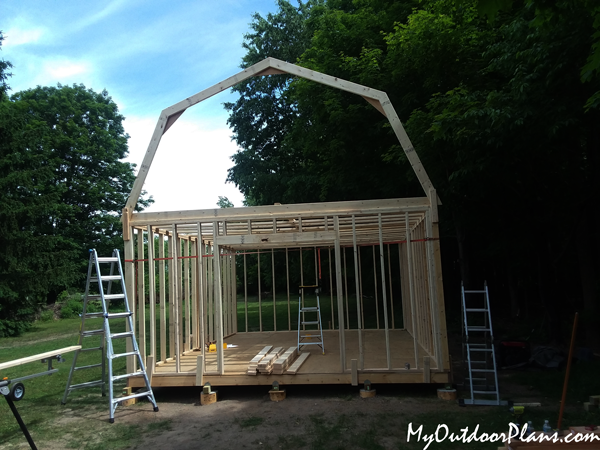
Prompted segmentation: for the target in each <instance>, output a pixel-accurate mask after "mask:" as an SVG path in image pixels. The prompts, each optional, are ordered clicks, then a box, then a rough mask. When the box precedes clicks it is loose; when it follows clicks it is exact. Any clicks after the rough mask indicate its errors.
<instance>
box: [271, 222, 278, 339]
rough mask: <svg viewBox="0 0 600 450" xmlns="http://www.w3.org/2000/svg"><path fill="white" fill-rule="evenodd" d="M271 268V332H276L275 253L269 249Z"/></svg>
mask: <svg viewBox="0 0 600 450" xmlns="http://www.w3.org/2000/svg"><path fill="white" fill-rule="evenodd" d="M273 227H275V219H273ZM271 268H272V278H271V279H272V286H271V290H272V291H273V330H274V331H277V307H276V306H275V305H276V303H277V302H276V297H275V251H274V250H273V249H271Z"/></svg>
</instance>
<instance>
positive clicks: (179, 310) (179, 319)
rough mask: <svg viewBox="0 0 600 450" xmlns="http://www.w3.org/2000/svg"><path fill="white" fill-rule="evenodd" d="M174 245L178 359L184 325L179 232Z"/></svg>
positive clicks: (181, 353)
mask: <svg viewBox="0 0 600 450" xmlns="http://www.w3.org/2000/svg"><path fill="white" fill-rule="evenodd" d="M175 243H176V244H177V257H178V258H179V259H178V263H177V264H178V265H177V286H178V288H177V297H176V298H177V316H176V317H177V319H176V320H177V327H178V330H179V339H178V342H179V357H180V358H181V355H183V352H184V346H183V333H184V323H183V310H184V301H185V300H184V296H185V291H184V285H183V266H184V263H185V260H184V259H181V256H182V255H183V248H182V247H183V239H182V238H181V236H180V235H179V231H177V235H176V236H175Z"/></svg>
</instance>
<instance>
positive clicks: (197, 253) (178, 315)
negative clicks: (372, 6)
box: [123, 58, 450, 386]
mask: <svg viewBox="0 0 600 450" xmlns="http://www.w3.org/2000/svg"><path fill="white" fill-rule="evenodd" d="M282 73H286V74H292V75H296V76H299V77H303V78H306V79H309V80H313V81H315V82H318V83H322V84H325V85H327V86H331V87H335V88H338V89H342V90H345V91H348V92H351V93H354V94H357V95H360V96H362V97H363V98H364V99H365V100H366V101H367V102H369V103H370V104H371V105H373V106H374V107H375V108H376V109H377V110H378V111H380V112H381V113H382V114H383V115H384V116H386V117H387V118H388V120H389V121H390V124H391V125H392V128H393V129H394V132H395V134H396V136H397V138H398V140H399V142H400V144H401V146H402V148H403V149H404V151H405V153H406V155H407V158H408V159H409V161H410V163H411V165H412V167H413V169H414V171H415V174H416V176H417V178H418V180H419V182H420V183H421V186H422V188H423V190H424V193H425V196H424V197H418V198H404V199H386V200H369V201H349V202H330V203H308V204H295V205H274V206H257V207H247V208H226V209H207V210H189V211H174V212H154V213H150V212H147V213H144V212H141V213H135V212H133V211H134V209H135V205H136V203H137V201H138V199H139V197H140V194H141V191H142V186H143V184H144V180H145V178H146V176H147V174H148V171H149V169H150V166H151V164H152V160H153V158H154V155H155V153H156V151H157V148H158V146H159V143H160V139H161V137H162V135H163V134H164V133H165V132H166V131H167V130H168V129H169V128H170V126H171V125H172V124H173V123H174V122H175V121H176V120H177V119H178V118H179V117H180V116H181V114H182V113H183V112H184V111H185V110H186V109H187V108H189V107H191V106H193V105H195V104H197V103H199V102H201V101H203V100H205V99H207V98H209V97H211V96H212V95H215V94H217V93H219V92H221V91H223V90H225V89H228V88H230V87H232V86H233V85H235V84H237V83H239V82H240V81H243V80H244V79H247V78H249V77H252V76H268V75H273V74H282ZM439 204H440V202H439V198H438V196H437V193H436V191H435V189H434V187H433V185H432V184H431V181H430V180H429V177H428V176H427V173H426V171H425V169H424V167H423V165H422V164H421V162H420V160H419V158H418V155H417V153H416V152H415V150H414V148H413V146H412V143H411V142H410V140H409V138H408V136H407V135H406V132H405V131H404V128H403V126H402V124H401V122H400V120H399V119H398V116H397V114H396V112H395V110H394V108H393V106H392V105H391V103H390V101H389V98H388V97H387V94H385V92H382V91H378V90H374V89H371V88H368V87H366V86H361V85H358V84H355V83H351V82H348V81H345V80H341V79H338V78H335V77H332V76H329V75H326V74H321V73H318V72H314V71H311V70H308V69H305V68H302V67H299V66H295V65H293V64H290V63H286V62H283V61H279V60H276V59H274V58H267V59H265V60H264V61H262V62H260V63H258V64H255V65H254V66H252V67H250V68H248V69H245V70H244V71H242V72H240V73H238V74H237V75H234V76H233V77H230V78H228V79H227V80H224V81H223V82H221V83H218V84H216V85H215V86H212V87H211V88H208V89H206V90H204V91H202V92H200V93H198V94H196V95H194V96H191V97H189V98H187V99H185V100H183V101H182V102H179V103H177V104H175V105H173V106H171V107H169V108H166V109H165V110H163V111H162V113H161V115H160V117H159V120H158V122H157V125H156V128H155V131H154V134H153V136H152V140H151V142H150V144H149V146H148V150H147V152H146V155H145V157H144V161H143V162H142V164H141V166H140V170H139V173H138V176H137V178H136V181H135V183H134V186H133V189H132V192H131V194H130V196H129V198H128V201H127V204H126V206H125V208H124V209H123V237H124V241H125V276H126V283H127V293H128V296H129V298H130V302H131V304H132V309H133V310H134V311H136V317H135V319H136V320H135V322H136V323H137V325H136V326H135V328H136V330H135V331H136V333H137V337H138V340H139V342H140V349H143V352H144V360H145V361H147V363H148V364H151V365H152V367H149V368H148V369H149V370H151V371H152V373H153V378H152V383H153V385H157V386H159V385H160V386H167V385H194V384H195V383H196V382H197V380H203V381H204V382H206V381H207V380H208V381H210V382H211V383H212V384H215V385H224V384H225V385H226V384H270V382H271V381H269V379H270V377H248V376H246V377H244V376H243V374H240V373H237V372H235V370H234V371H231V370H229V371H228V367H230V365H229V364H228V363H227V361H226V359H227V355H226V351H224V350H223V343H224V342H225V339H226V338H227V337H228V336H234V335H235V336H236V337H237V338H238V339H242V337H243V335H245V334H247V335H250V334H252V333H251V332H249V331H248V292H247V286H246V280H247V273H246V254H247V253H249V252H250V251H256V252H261V253H269V252H270V253H271V255H270V257H271V261H272V267H271V268H269V267H267V268H264V270H266V271H268V273H269V274H270V275H271V276H272V278H273V286H274V285H275V283H274V281H275V252H276V251H277V252H285V258H286V259H285V260H286V277H287V280H286V281H287V291H288V292H287V318H288V320H287V327H286V326H285V322H283V323H281V322H280V323H277V322H276V317H277V312H276V308H277V302H276V301H275V298H276V294H275V291H274V290H273V292H272V304H273V307H272V311H271V313H272V314H273V322H274V323H273V325H274V330H273V332H268V333H267V334H269V333H270V334H269V336H271V335H275V336H280V337H281V339H284V338H287V335H285V333H288V334H289V333H290V332H295V331H294V329H293V328H292V325H293V324H294V320H292V319H291V313H290V278H289V270H288V260H289V257H290V251H291V250H296V249H304V250H306V249H314V259H315V261H316V259H317V251H320V250H323V252H322V253H323V254H324V255H325V254H326V255H328V266H329V272H328V274H329V280H323V281H322V285H323V286H327V285H328V286H329V292H330V299H329V300H330V303H331V317H330V318H329V319H328V321H324V324H323V325H324V328H325V327H326V326H327V323H328V322H329V323H330V324H332V325H330V326H331V327H332V329H331V331H330V332H329V333H330V334H332V337H333V335H337V336H335V338H337V339H336V341H337V344H336V345H337V349H338V350H337V354H334V355H332V354H329V355H328V357H329V358H330V359H331V358H335V359H336V360H337V361H338V362H337V367H335V368H331V369H329V371H328V372H327V373H312V374H311V373H299V374H298V375H301V376H297V375H293V376H292V375H283V376H278V377H277V379H278V380H280V382H283V383H288V384H293V383H300V382H302V383H305V382H306V383H308V384H310V383H336V382H337V383H345V382H348V383H350V382H352V373H351V367H357V373H358V374H360V375H361V376H362V375H365V376H367V374H368V377H369V379H370V380H371V381H374V382H393V383H396V382H425V381H426V382H438V383H439V382H447V381H448V379H449V372H450V364H449V355H448V345H447V337H446V325H445V323H446V321H445V311H444V299H443V285H442V273H441V260H440V246H439V231H438V214H437V207H438V205H439ZM134 241H137V245H134ZM144 242H146V243H148V242H151V243H153V245H146V246H144ZM156 243H158V251H157V252H156V251H155V250H154V246H155V245H156ZM165 246H166V247H167V251H166V252H165ZM369 246H370V247H372V253H373V254H372V256H373V274H374V275H375V276H374V280H373V281H372V282H373V284H374V286H375V287H376V289H377V291H376V292H377V295H376V298H375V309H376V318H377V329H379V331H377V333H379V334H380V335H381V337H382V339H383V340H382V342H384V344H382V345H384V348H385V352H384V357H383V359H382V361H383V363H382V364H379V363H378V364H379V365H373V364H374V363H373V362H372V360H370V359H369V358H370V356H371V353H372V351H368V350H367V348H368V346H369V345H370V341H369V339H371V341H373V340H374V339H375V336H378V334H377V333H376V332H375V331H368V330H367V329H366V328H365V309H366V310H367V313H368V312H369V310H368V308H367V307H366V306H365V295H364V292H363V274H364V272H365V270H366V267H365V264H364V261H366V258H364V257H363V258H361V256H360V255H361V250H360V249H361V247H369ZM396 247H397V254H398V258H397V261H398V269H397V271H398V275H399V276H398V278H399V279H400V280H401V283H400V286H399V288H397V289H396V290H395V291H394V288H393V282H392V278H393V269H392V266H393V264H395V261H396V258H395V257H394V258H392V256H391V255H392V253H393V252H396ZM144 248H146V249H147V250H146V251H145V250H144ZM347 249H349V250H348V253H349V254H348V255H346V253H347ZM134 250H137V254H136V255H135V257H134ZM332 250H333V251H332ZM364 250H367V251H363V254H364V256H365V257H366V256H369V253H370V252H369V251H368V250H371V249H364ZM165 253H166V255H167V256H165ZM302 253H303V252H302V251H300V258H302ZM240 257H243V267H244V273H243V274H238V273H236V270H237V269H236V266H237V264H236V261H237V259H236V258H240ZM157 261H158V264H156V262H157ZM259 261H260V259H259ZM361 261H362V262H361ZM145 262H146V263H145ZM301 267H302V266H301ZM316 267H317V265H316V263H315V275H314V277H315V278H316V276H317V270H316ZM136 268H137V272H138V273H141V274H144V273H148V280H149V286H148V294H146V287H145V286H144V278H145V277H144V276H138V277H137V278H136V277H135V273H136ZM269 269H270V270H269ZM258 270H261V269H260V268H259V269H258ZM394 270H396V269H394ZM156 271H158V275H157V274H156ZM394 273H395V272H394ZM166 274H167V275H166ZM167 276H168V284H169V286H168V295H167V292H166V291H167V289H166V277H167ZM301 276H302V277H307V278H308V277H312V276H313V275H312V274H301ZM348 276H350V277H353V278H354V282H352V280H351V281H350V283H348V279H347V278H348ZM238 278H239V279H240V280H244V288H243V291H244V292H243V295H240V294H239V293H238V289H237V286H236V280H237V279H238ZM258 278H259V280H260V276H259V277H258ZM136 280H137V281H136ZM155 280H158V283H157V282H155ZM136 283H137V285H136ZM157 285H158V287H157ZM292 289H293V287H292ZM260 291H261V289H260V287H259V290H258V296H259V302H258V304H259V320H260V331H263V314H264V313H265V312H264V311H263V310H262V304H261V292H260ZM157 298H158V302H157ZM167 300H168V303H167ZM334 300H335V302H334ZM265 301H267V299H266V298H265ZM323 301H325V298H323V299H322V302H323ZM157 303H158V305H159V314H156V306H157ZM334 303H335V304H336V305H337V308H336V313H337V314H334ZM135 305H137V307H138V309H137V310H136V309H135V307H134V306H135ZM146 305H148V307H149V308H150V313H149V317H150V319H151V320H150V323H149V325H147V318H146V313H145V311H146ZM394 308H396V311H400V310H401V311H402V317H403V322H404V324H403V326H400V324H399V323H396V322H395V319H394V311H395V309H394ZM350 311H352V314H354V313H356V319H353V320H351V317H350ZM240 314H243V315H244V316H245V317H243V318H242V317H239V315H240ZM167 315H168V318H167ZM336 315H337V317H335V316H336ZM157 317H158V325H157ZM240 324H245V330H243V331H242V330H239V329H238V328H239V327H240ZM148 328H149V329H148ZM355 332H356V336H357V340H356V344H354V339H355V338H354V333H355ZM278 333H281V334H278ZM400 333H405V334H406V336H410V339H411V340H412V356H411V358H412V361H413V364H411V365H410V368H407V367H406V366H403V365H401V364H399V361H400V360H399V359H398V355H394V353H395V351H396V349H395V348H394V342H397V341H396V340H397V339H399V338H398V336H400ZM367 336H370V337H369V338H367ZM252 338H253V339H254V338H255V336H253V337H252ZM395 339H396V340H395ZM403 339H404V338H403ZM146 342H148V345H146ZM208 342H216V344H217V346H216V347H217V353H216V356H215V361H214V364H212V363H211V362H210V361H209V356H210V355H207V354H205V351H204V350H205V349H206V344H207V343H208ZM347 342H348V343H347ZM350 342H352V346H356V347H357V348H356V359H357V360H358V363H357V362H356V361H355V360H354V359H353V358H351V357H350V356H349V355H354V353H353V352H354V350H353V348H354V347H353V348H350V349H349V347H348V345H350V344H349V343H350ZM349 357H350V359H352V361H348V358H349ZM190 358H191V359H190ZM190 360H192V361H193V364H196V365H197V367H194V368H193V369H194V370H190V369H189V367H188V366H189V364H188V363H189V361H190ZM130 369H131V370H135V369H136V368H135V367H134V366H133V361H130V362H128V370H130ZM286 377H287V378H286ZM290 377H297V378H290ZM281 380H284V381H281ZM336 380H337V381H336ZM132 381H134V380H133V379H132Z"/></svg>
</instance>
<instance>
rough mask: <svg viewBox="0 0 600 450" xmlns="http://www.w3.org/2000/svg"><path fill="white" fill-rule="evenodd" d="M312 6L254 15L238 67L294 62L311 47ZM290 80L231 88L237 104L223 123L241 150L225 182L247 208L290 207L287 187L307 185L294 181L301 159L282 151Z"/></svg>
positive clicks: (290, 114) (283, 4)
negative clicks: (270, 61)
mask: <svg viewBox="0 0 600 450" xmlns="http://www.w3.org/2000/svg"><path fill="white" fill-rule="evenodd" d="M317 3H318V2H317V1H308V2H306V3H303V2H299V3H298V7H294V6H292V5H291V3H290V2H289V1H287V0H278V2H277V4H278V7H279V10H278V11H277V13H275V14H271V13H269V14H268V15H267V17H266V18H263V17H262V16H260V15H259V14H255V15H254V16H253V17H252V18H253V21H252V23H251V24H250V28H251V32H250V33H248V34H246V35H245V36H244V44H243V46H244V48H245V49H246V50H247V53H246V55H245V56H244V57H243V59H242V64H241V67H242V68H246V67H249V66H251V65H253V64H256V63H257V62H259V61H262V60H263V59H265V58H267V57H269V56H271V57H274V58H278V59H281V60H284V61H288V62H292V63H293V62H296V60H297V58H298V57H299V56H300V55H301V54H302V52H304V50H305V48H306V46H307V45H308V43H309V41H310V37H311V35H312V33H311V31H310V30H309V29H308V27H307V17H308V16H309V15H310V13H311V10H312V7H313V5H314V4H317ZM291 79H292V77H291V76H288V75H271V76H266V77H253V78H250V79H249V80H246V81H244V82H242V83H240V84H239V85H236V86H235V87H234V88H233V91H234V92H236V93H239V95H240V98H239V99H238V100H237V101H236V102H234V103H226V104H225V109H227V110H228V111H229V112H230V116H229V119H228V121H227V123H228V124H229V126H230V127H231V129H232V130H233V139H235V140H236V142H237V144H238V145H239V146H240V147H241V151H238V152H237V153H236V154H235V155H233V157H232V159H233V162H234V166H233V168H231V169H229V174H228V177H227V180H228V181H231V182H233V183H234V184H235V185H236V186H237V187H238V188H239V189H240V191H241V192H242V194H244V197H245V199H246V203H247V204H249V205H262V204H273V203H275V202H283V203H286V202H289V201H290V189H289V188H288V186H287V185H286V182H288V183H292V184H296V185H301V184H303V182H304V183H305V182H306V181H307V179H300V180H298V177H299V175H298V172H299V169H301V167H302V156H301V155H298V154H296V152H295V151H294V148H288V149H287V151H284V150H282V146H283V140H284V138H285V136H286V135H287V134H288V132H289V129H290V127H291V124H292V123H293V121H294V119H295V114H296V109H297V108H296V105H295V101H294V100H293V99H292V98H290V95H289V89H288V88H289V84H290V82H291ZM283 155H285V156H283ZM302 175H305V173H304V172H302ZM301 178H302V177H301ZM284 181H285V182H284Z"/></svg>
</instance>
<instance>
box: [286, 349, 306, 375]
mask: <svg viewBox="0 0 600 450" xmlns="http://www.w3.org/2000/svg"><path fill="white" fill-rule="evenodd" d="M309 356H310V353H308V352H305V353H300V356H299V357H298V359H297V360H296V361H294V364H292V365H291V366H290V368H289V369H288V370H286V372H285V373H286V375H296V372H298V370H300V366H301V365H302V364H304V361H306V360H307V359H308V357H309Z"/></svg>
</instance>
